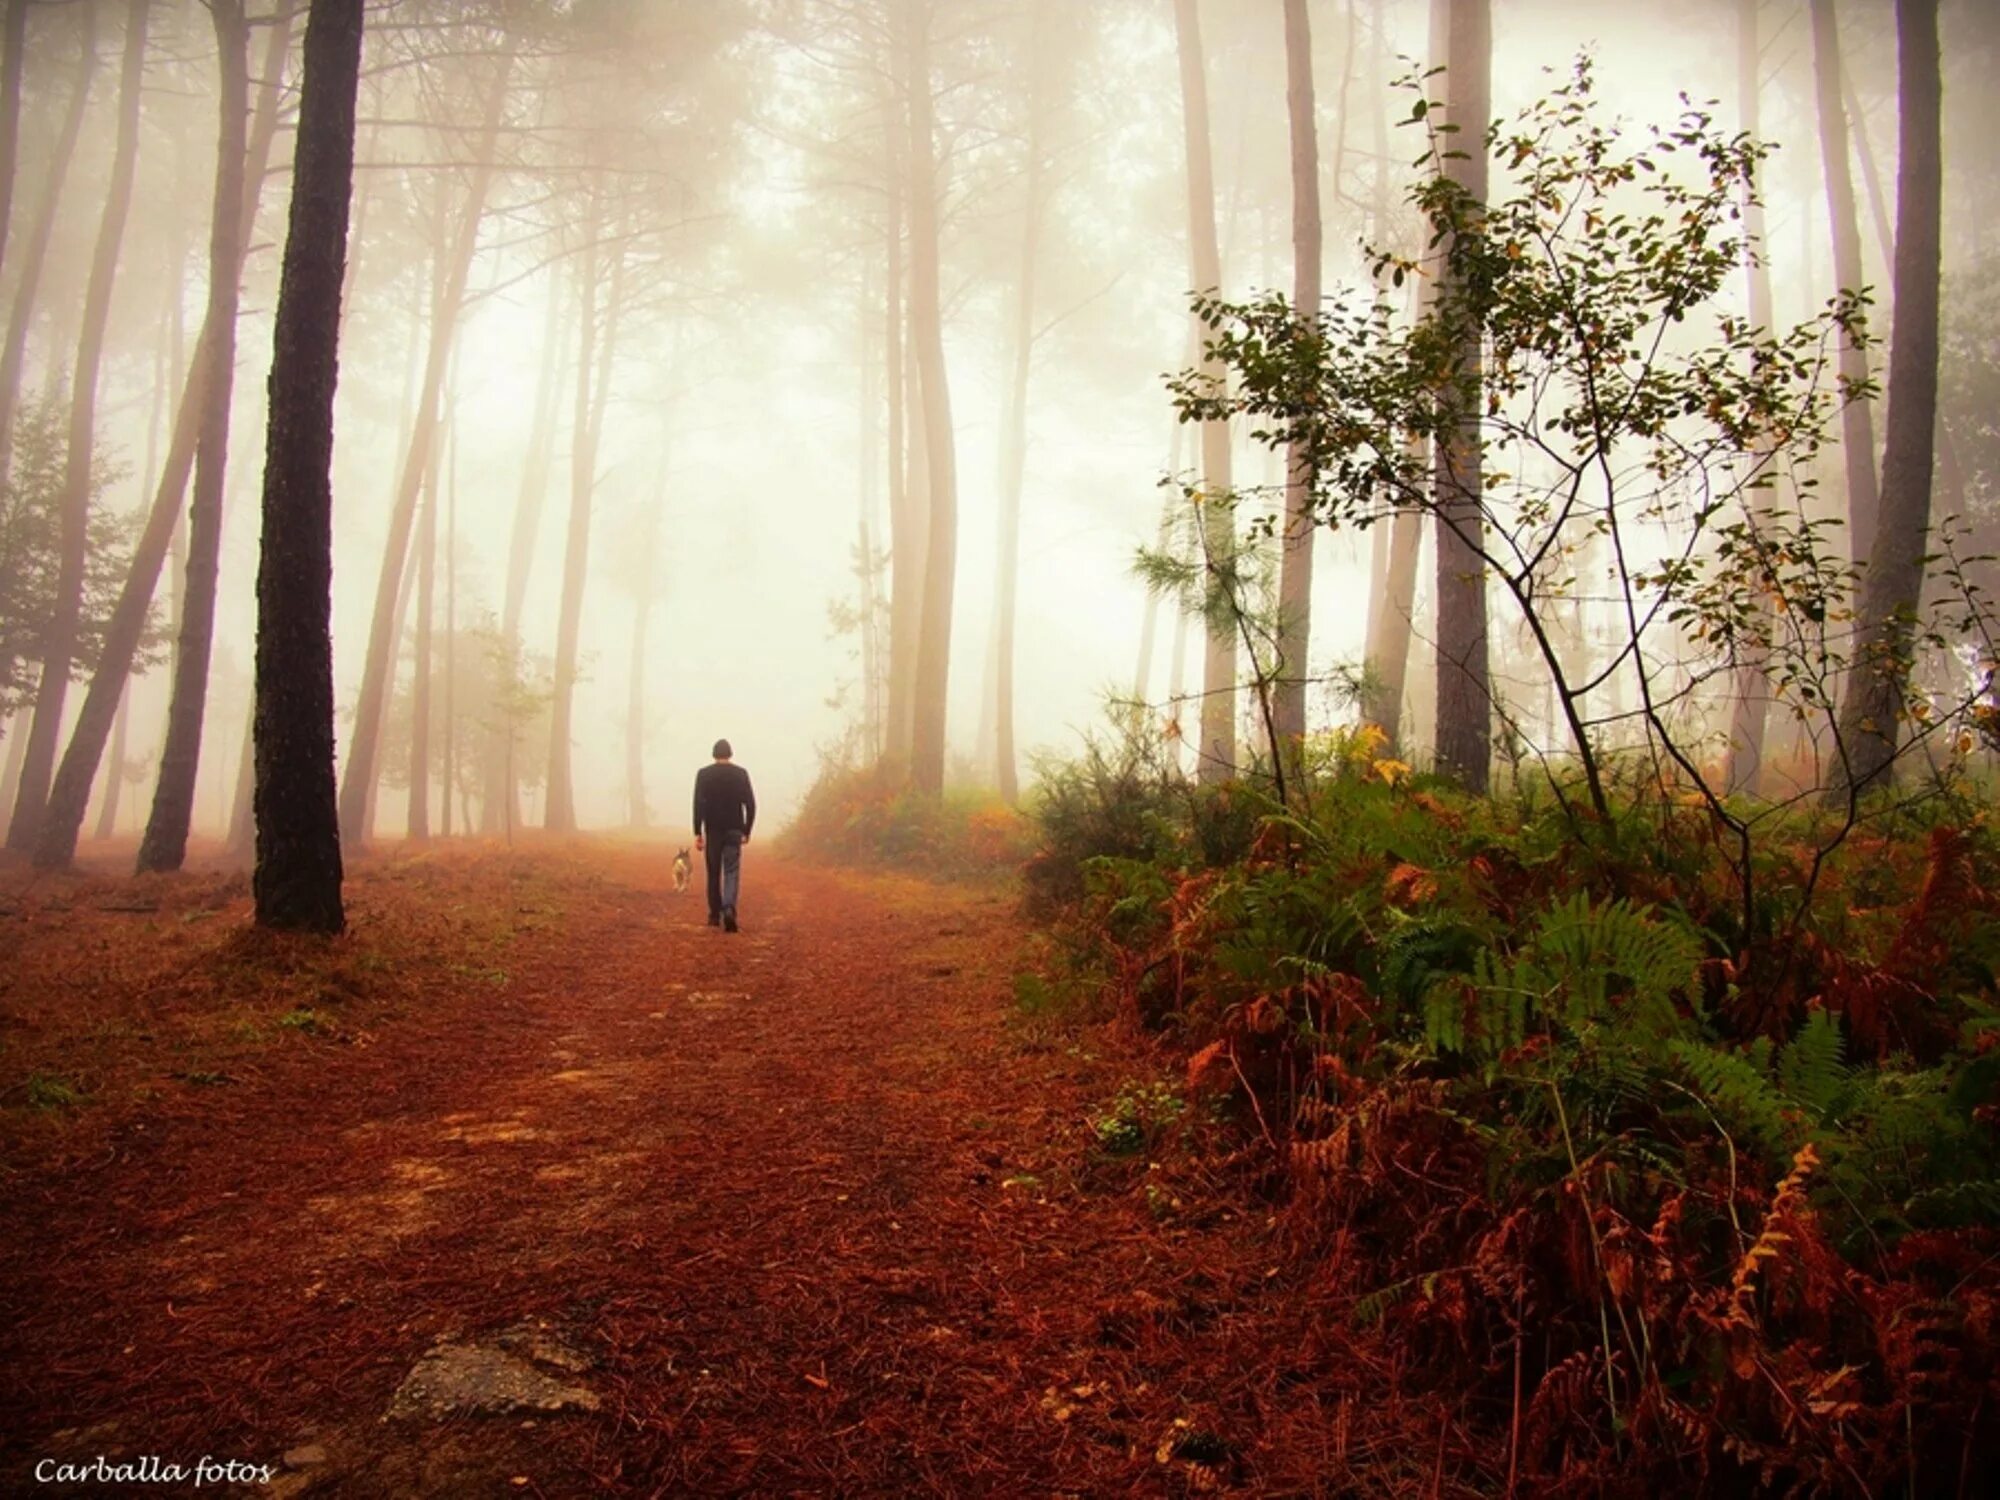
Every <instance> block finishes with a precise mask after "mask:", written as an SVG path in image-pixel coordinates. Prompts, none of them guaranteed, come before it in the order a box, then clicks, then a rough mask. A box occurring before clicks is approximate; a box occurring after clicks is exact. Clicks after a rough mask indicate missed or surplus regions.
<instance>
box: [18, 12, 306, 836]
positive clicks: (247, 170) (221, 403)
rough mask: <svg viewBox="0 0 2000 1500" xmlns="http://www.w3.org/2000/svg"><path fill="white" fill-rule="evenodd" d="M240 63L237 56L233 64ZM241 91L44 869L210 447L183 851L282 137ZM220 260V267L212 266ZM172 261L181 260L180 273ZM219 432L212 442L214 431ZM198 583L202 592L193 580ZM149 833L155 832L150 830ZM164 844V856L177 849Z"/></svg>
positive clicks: (221, 140) (270, 96) (192, 558)
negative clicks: (142, 513) (194, 293)
mask: <svg viewBox="0 0 2000 1500" xmlns="http://www.w3.org/2000/svg"><path fill="white" fill-rule="evenodd" d="M239 9H240V4H239ZM218 14H220V12H218ZM282 15H283V19H282V22H274V23H273V31H272V35H271V46H270V49H269V50H268V52H267V55H266V73H267V77H269V78H271V79H272V80H275V74H276V72H277V71H278V70H279V69H280V68H281V67H282V62H283V58H284V48H285V46H286V43H287V39H288V37H289V24H290V7H289V6H287V7H286V8H285V10H284V12H283V13H282ZM240 56H241V53H240V48H239V51H238V57H239V59H240ZM245 92H247V82H246V85H245V90H242V91H238V90H234V89H232V88H231V87H230V86H229V85H227V84H226V83H225V84H224V87H223V89H222V93H223V95H224V97H225V100H226V99H227V98H229V97H230V96H232V95H233V96H234V97H235V98H236V99H237V101H238V105H237V107H235V108H231V107H230V106H229V105H228V104H227V103H225V105H224V108H223V111H222V114H221V116H220V124H219V127H218V150H217V153H216V178H215V192H214V199H213V205H212V208H211V213H210V232H209V267H208V305H207V308H206V309H205V311H204V313H203V317H202V328H201V332H200V334H199V335H198V337H197V339H196V344H195V354H194V360H193V362H192V364H191V365H189V367H188V372H187V375H186V379H185V383H183V382H182V379H181V370H180V367H181V363H182V360H181V325H180V316H179V312H178V308H176V310H175V312H174V315H173V339H172V343H173V353H172V364H173V367H174V373H173V378H172V380H171V381H170V384H171V385H173V386H174V387H175V388H178V389H179V390H180V392H181V396H180V407H179V409H178V410H177V411H176V412H175V414H174V427H173V434H172V437H171V439H170V440H169V442H168V445H167V456H166V462H165V465H164V466H163V467H162V469H161V471H160V478H159V483H158V485H157V486H156V487H155V489H154V493H153V503H152V507H151V509H150V510H149V511H148V512H147V515H146V524H145V527H144V528H143V529H142V531H141V532H140V535H139V540H138V542H137V544H136V545H135V546H134V547H133V549H132V565H131V568H130V569H129V571H128V572H127V574H126V578H125V582H124V584H123V586H122V587H121V588H120V590H119V595H118V602H117V604H116V605H115V606H114V608H113V610H112V616H111V620H110V623H109V624H108V625H107V627H106V629H105V634H104V645H103V649H102V651H101V652H100V653H99V658H98V663H97V669H96V671H95V672H93V673H92V675H91V680H90V688H89V690H88V691H87V692H86V693H85V695H84V701H83V707H82V709H81V710H80V711H79V712H78V714H77V720H76V725H75V727H74V728H73V729H72V730H71V731H70V739H69V745H68V747H67V748H66V749H65V750H64V751H63V759H62V765H61V768H60V769H59V770H58V771H57V773H56V778H55V783H54V785H53V787H52V788H51V791H50V795H49V807H48V813H47V817H46V819H45V821H44V827H43V829H42V833H41V836H40V837H39V838H38V840H37V844H38V848H37V855H36V857H37V860H38V861H43V862H47V863H49V864H54V865H61V864H66V863H67V862H68V861H69V859H70V858H71V857H72V856H73V855H74V854H75V851H76V839H77V833H78V831H79V830H80V829H81V827H82V825H83V818H84V808H85V802H86V800H87V797H88V793H89V788H90V783H91V780H92V778H93V777H94V776H95V775H96V773H97V764H98V761H99V760H100V759H102V757H103V754H104V745H105V738H106V736H107V735H108V734H109V733H110V729H111V723H112V718H113V716H114V714H115V712H116V709H117V705H118V703H119V701H120V700H121V699H122V697H123V696H124V684H125V679H126V677H127V676H128V675H129V674H130V673H131V670H132V661H133V659H134V657H135V656H136V655H137V653H138V649H139V641H140V638H141V637H142V636H143V635H144V633H145V628H146V620H147V616H148V613H149V611H150V610H151V608H152V600H153V594H154V592H155V591H156V590H157V589H158V587H159V579H160V568H161V565H162V564H163V563H164V562H165V561H166V555H167V552H168V549H169V548H170V547H171V546H172V545H173V541H174V538H175V537H176V536H177V535H178V534H179V532H180V528H181V501H182V499H183V497H184V496H185V495H186V494H187V488H188V478H189V474H190V472H191V470H193V469H194V467H195V465H196V461H197V452H198V451H199V450H200V448H201V446H202V444H203V443H204V441H205V442H206V443H207V445H208V448H207V451H208V454H209V455H210V463H209V467H208V469H207V471H206V476H205V478H204V480H203V482H202V483H201V484H198V485H197V487H196V495H195V509H197V510H204V509H206V510H208V511H210V512H211V515H212V520H213V525H212V526H211V527H208V528H207V529H205V530H204V532H203V537H202V541H201V547H200V550H199V552H196V551H195V550H193V549H192V548H191V550H190V552H189V554H188V560H187V561H184V562H183V563H182V564H180V565H179V566H177V567H176V568H175V569H174V586H175V601H176V607H175V611H174V613H175V616H176V618H175V622H174V623H175V630H174V637H175V651H174V658H173V671H174V683H175V688H174V695H173V701H172V703H171V704H170V706H169V710H168V725H167V739H168V742H169V743H168V744H167V745H164V746H162V748H161V753H160V771H159V774H158V776H156V778H155V786H154V805H155V808H156V809H157V807H158V806H159V797H160V788H161V786H162V784H163V783H164V782H165V780H166V777H167V765H168V761H169V757H170V755H171V756H172V757H175V758H177V759H178V758H180V757H185V758H186V761H187V764H186V765H185V767H184V770H185V778H186V779H185V783H184V785H183V787H182V789H181V791H180V792H178V793H177V794H176V795H178V796H182V797H184V798H185V807H186V809H187V811H186V812H185V813H183V814H182V815H181V824H180V826H181V834H180V844H181V846H182V847H184V845H185V839H186V830H187V820H188V818H190V817H191V815H192V809H193V805H194V769H195V768H194V764H193V755H194V750H195V747H198V745H199V742H200V732H201V721H200V714H201V712H202V708H201V700H202V698H203V697H204V696H205V694H206V687H207V679H208V668H207V658H208V642H209V639H210V638H211V637H212V635H213V624H214V585H215V564H216V561H217V558H218V554H219V547H220V514H221V504H222V501H221V485H222V478H223V462H222V457H221V455H223V454H224V453H225V452H226V449H227V438H228V430H227V428H228V415H229V405H230V396H229V391H230V389H231V387H232V386H233V383H234V350H235V328H236V316H237V307H238V303H239V301H240V286H241V281H242V274H243V262H244V259H245V257H246V256H247V254H248V249H249V236H250V230H251V227H252V226H253V225H254V224H255V223H256V218H257V207H258V203H259V202H260V198H261V189H262V185H263V180H264V175H265V173H264V168H265V166H266V164H267V163H268V161H269V159H270V153H271V145H272V140H273V138H274V137H275V136H276V134H277V125H278V105H279V101H280V96H281V90H280V89H279V88H278V87H277V86H276V83H275V81H267V83H266V84H265V86H264V87H263V88H262V89H261V90H260V91H259V96H258V103H257V118H256V121H255V123H254V124H253V125H251V126H250V127H249V130H248V135H247V140H246V136H245V127H244V123H243V116H242V110H241V107H240V103H241V100H242V99H243V98H244V95H245ZM246 152H247V160H246ZM232 163H233V165H232ZM232 184H233V186H232ZM232 215H234V216H236V217H235V220H234V224H233V226H232V224H231V223H229V222H228V221H229V219H230V217H231V216H232ZM218 256H223V257H226V258H225V259H221V260H218V259H217V257H218ZM178 263H179V262H178V256H177V257H176V264H178ZM218 339H220V340H222V345H223V346H222V347H220V348H218V343H217V341H218ZM218 387H220V388H221V390H222V394H220V395H219V396H218V395H217V394H216V392H217V389H218ZM218 408H219V410H218ZM218 424H219V426H220V431H219V433H218V432H217V431H215V430H213V429H214V428H215V427H216V426H217V425H218ZM197 559H199V560H201V561H202V562H204V563H205V565H206V568H207V573H208V577H207V581H206V583H205V585H201V586H202V587H203V595H202V598H203V600H205V603H204V604H203V605H202V607H201V609H200V610H199V611H196V610H193V609H191V607H190V606H191V602H192V601H191V600H190V598H189V590H188V583H189V578H188V575H189V572H190V563H194V562H196V561H197ZM197 582H198V583H199V580H197ZM196 613H199V615H200V618H201V645H200V652H201V656H200V662H199V674H198V675H199V685H198V686H197V685H196V684H195V683H194V682H193V681H190V682H189V684H188V686H186V687H183V686H182V681H183V679H182V672H183V670H188V671H189V672H190V676H191V677H192V676H193V670H194V665H195V664H194V663H191V662H189V661H188V659H187V652H186V650H185V649H184V647H185V646H186V645H187V643H188V641H189V640H190V639H191V637H190V636H189V632H190V631H191V630H192V629H193V628H194V627H193V625H192V624H191V621H192V620H193V618H194V615H195V614H196ZM190 695H191V696H190ZM190 702H191V703H192V704H193V705H194V707H193V713H194V721H193V723H192V724H189V723H188V722H187V714H188V710H187V705H188V704H189V703H190ZM177 710H178V716H177ZM176 724H178V725H179V735H180V738H179V741H178V743H176V742H175V734H176V729H175V726H176ZM176 774H179V773H176ZM148 831H149V833H150V832H151V824H150V822H149V825H148ZM166 847H167V848H169V849H171V848H172V847H173V846H172V845H167V846H166ZM141 848H142V852H143V850H144V848H145V845H144V844H143V843H142V845H141ZM160 867H161V868H178V867H179V859H178V857H176V858H174V859H173V861H172V863H171V865H165V866H160ZM142 868H153V866H142Z"/></svg>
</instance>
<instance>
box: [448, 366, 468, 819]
mask: <svg viewBox="0 0 2000 1500" xmlns="http://www.w3.org/2000/svg"><path fill="white" fill-rule="evenodd" d="M456 386H457V382H456V381H454V382H453V388H454V392H455V391H456ZM446 437H447V438H448V439H449V441H450V443H451V448H450V454H451V459H450V462H449V464H448V465H447V466H446V470H445V512H444V516H445V522H444V715H443V722H444V780H443V788H442V791H443V796H442V803H443V807H442V811H443V813H444V836H445V837H446V838H450V837H451V789H452V787H453V786H454V785H455V784H456V782H457V780H458V402H457V400H456V397H455V396H454V399H453V402H452V412H451V421H450V424H449V427H448V430H447V432H446ZM461 826H463V827H464V828H465V829H466V831H467V832H470V831H471V824H469V823H467V824H462V825H461Z"/></svg>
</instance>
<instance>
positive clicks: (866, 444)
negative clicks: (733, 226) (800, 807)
mask: <svg viewBox="0 0 2000 1500" xmlns="http://www.w3.org/2000/svg"><path fill="white" fill-rule="evenodd" d="M874 311H875V300H874V288H873V287H872V286H871V285H870V277H869V276H868V275H867V274H866V273H865V272H864V273H863V275H862V277H861V318H860V330H859V338H858V340H857V347H858V348H859V349H860V352H861V369H860V372H859V379H858V381H857V382H856V384H857V386H858V388H859V390H860V395H861V400H860V403H859V406H860V409H859V417H860V427H861V431H860V436H859V441H858V443H857V445H856V451H857V452H858V453H859V454H860V456H861V462H860V473H859V475H858V478H859V481H860V482H859V485H858V486H857V488H858V490H859V500H860V503H859V505H858V507H857V510H858V512H859V514H858V516H857V519H856V540H855V546H856V548H857V549H858V551H859V554H860V558H859V562H860V567H859V569H858V571H859V574H860V583H861V740H862V762H863V764H865V765H870V766H872V765H874V764H875V762H876V761H877V760H879V759H880V758H881V755H882V712H883V704H882V698H883V688H884V686H885V684H884V683H883V681H882V676H881V673H882V643H881V641H880V640H879V639H878V633H879V632H878V626H879V625H880V623H881V622H880V619H879V614H880V608H881V605H880V589H881V579H880V577H879V576H878V575H877V572H876V566H875V561H876V559H875V506H876V496H877V493H878V485H879V481H880V479H881V471H880V469H879V468H878V466H877V450H876V445H875V436H876V432H877V430H878V428H877V424H876V408H877V405H878V403H879V402H880V400H881V396H880V393H879V392H878V391H877V390H876V388H875V385H876V377H877V371H876V365H875V347H874V345H875V340H874V338H873V337H872V336H871V334H870V327H871V324H872V321H873V318H874Z"/></svg>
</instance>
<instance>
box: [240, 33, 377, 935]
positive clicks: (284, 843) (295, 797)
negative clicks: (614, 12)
mask: <svg viewBox="0 0 2000 1500" xmlns="http://www.w3.org/2000/svg"><path fill="white" fill-rule="evenodd" d="M361 27H362V0H312V8H311V11H310V12H309V16H308V19H307V22H306V38H305V60H304V64H303V67H302V82H301V83H300V86H299V120H298V149H297V157H296V161H295V163H294V166H293V172H292V207H291V219H290V225H289V228H288V232H287V234H286V236H285V259H284V269H283V272H282V274H281V277H280V281H279V287H278V312H277V329H276V334H275V337H274V339H273V349H272V359H271V387H270V402H269V416H268V422H269V428H270V431H269V438H268V442H267V445H266V451H265V461H264V498H263V515H264V527H263V535H262V540H261V542H260V560H259V566H258V572H257V679H256V692H257V710H256V712H257V728H256V748H257V794H256V808H257V868H256V874H255V876H254V878H253V880H252V889H253V891H254V893H255V896H256V902H257V920H258V922H259V923H260V924H262V925H264V926H266V927H289V928H303V929H306V930H309V931H314V932H338V931H340V929H341V928H342V926H344V925H345V922H346V915H345V913H344V911H343V910H342V907H341V900H340V882H341V857H340V825H339V822H338V820H337V818H336V815H335V806H334V780H333V756H334V735H333V633H332V626H333V593H332V581H333V485H332V470H333V396H334V383H335V380H336V378H337V376H338V373H339V365H338V357H337V356H338V352H339V344H340V292H341V270H342V263H343V261H344V260H345V258H346V254H347V210H348V200H349V196H350V194H351V191H352V188H353V182H354V104H355V94H356V92H357V90H358V88H359V86H360V76H361Z"/></svg>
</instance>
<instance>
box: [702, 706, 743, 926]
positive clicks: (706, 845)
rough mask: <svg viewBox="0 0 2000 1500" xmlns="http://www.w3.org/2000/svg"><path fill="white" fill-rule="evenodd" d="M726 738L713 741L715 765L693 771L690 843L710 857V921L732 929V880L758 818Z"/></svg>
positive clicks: (739, 867) (733, 900)
mask: <svg viewBox="0 0 2000 1500" xmlns="http://www.w3.org/2000/svg"><path fill="white" fill-rule="evenodd" d="M730 753H731V752H730V749H729V741H728V740H717V741H716V742H715V751H714V755H715V764H713V765H708V766H703V767H702V768H701V769H700V770H699V771H697V772H695V773H694V846H695V848H697V849H699V850H701V851H702V852H703V853H704V854H706V855H707V856H708V925H709V926H711V927H716V926H720V927H721V928H722V930H723V931H724V932H734V931H736V884H737V879H738V877H739V875H740V873H741V870H742V862H743V846H744V845H745V844H747V843H749V842H750V829H751V827H752V825H754V824H755V823H756V821H757V794H756V793H755V792H753V791H751V790H750V773H749V772H748V771H746V770H744V769H743V768H742V767H741V766H739V765H737V764H736V763H735V762H734V761H733V760H731V759H730Z"/></svg>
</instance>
